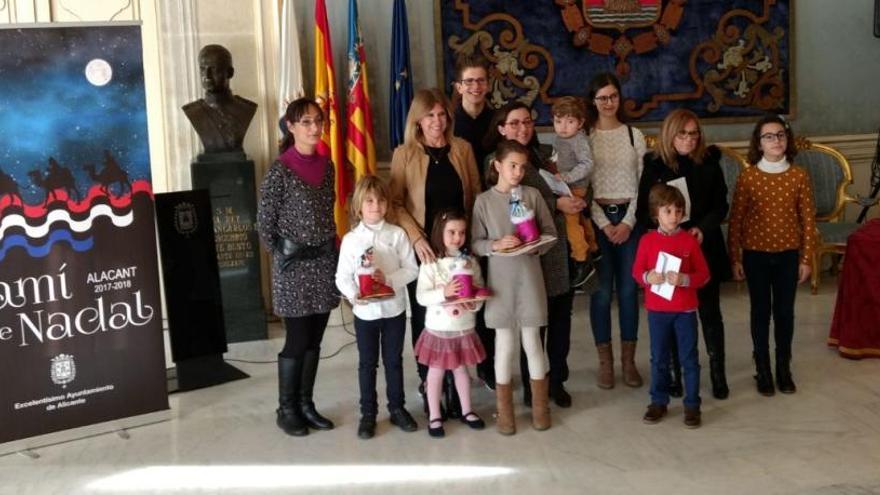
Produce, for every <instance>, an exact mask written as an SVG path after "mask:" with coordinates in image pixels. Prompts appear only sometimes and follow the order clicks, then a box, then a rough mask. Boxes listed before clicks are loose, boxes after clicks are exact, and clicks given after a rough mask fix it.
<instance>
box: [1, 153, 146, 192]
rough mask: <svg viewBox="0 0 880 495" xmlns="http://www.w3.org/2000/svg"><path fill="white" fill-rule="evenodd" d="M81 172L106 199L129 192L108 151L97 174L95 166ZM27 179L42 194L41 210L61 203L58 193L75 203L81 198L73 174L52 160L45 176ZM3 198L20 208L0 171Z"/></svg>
mask: <svg viewBox="0 0 880 495" xmlns="http://www.w3.org/2000/svg"><path fill="white" fill-rule="evenodd" d="M82 168H83V170H85V171H86V173H88V175H89V179H91V181H92V183H93V184H94V183H97V184H99V185H100V190H101V192H103V193H104V194H106V195H107V196H111V195H113V196H115V197H117V198H118V197H120V196H122V195H123V194H125V192H126V190H127V191H129V192H131V181H130V180H129V179H128V172H126V171H125V170H124V169H123V168H122V167H121V166H120V165H119V162H117V161H116V159H115V158H114V157H113V155H112V154H111V153H110V152H109V151H108V150H104V168H103V169H102V170H101V171H100V172H96V169H95V165H94V164H92V163H87V164H85V165H83V167H82ZM27 175H28V177H30V178H31V182H33V184H34V185H35V186H37V187H39V188H42V189H43V190H44V191H45V192H46V200H45V202H44V203H43V205H44V206H45V205H48V204H49V203H50V202H52V201H57V200H59V199H61V198H59V197H58V193H57V191H58V190H59V189H60V190H62V191H64V192H65V193H67V196H68V197H69V198H72V199H74V200H75V201H79V200H80V199H82V195H81V194H80V193H79V190H77V188H76V180H75V179H74V177H73V173H71V171H70V169H69V168H67V167H63V166H61V164H60V163H58V161H57V160H56V159H55V158H54V157H51V156H50V157H49V168H48V169H47V170H46V173H45V174H44V173H43V172H42V171H41V170H40V169H39V168H37V169H34V170H31V171H29V172H28V173H27ZM114 184H116V185H118V188H117V191H118V192H117V193H115V194H114V193H113V192H112V190H111V189H110V188H111V186H113V185H114ZM6 195H9V196H10V197H11V198H12V201H13V203H14V202H15V199H16V198H17V199H18V203H19V204H21V194H20V192H19V189H18V184H17V183H16V182H15V179H14V178H12V177H11V176H10V175H9V174H6V173H5V172H3V170H0V198H2V197H3V196H6Z"/></svg>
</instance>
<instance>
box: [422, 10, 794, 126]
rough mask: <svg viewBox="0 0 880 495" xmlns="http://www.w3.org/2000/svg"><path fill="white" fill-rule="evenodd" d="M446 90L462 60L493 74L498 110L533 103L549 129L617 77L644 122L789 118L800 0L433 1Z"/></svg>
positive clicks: (635, 117) (637, 118)
mask: <svg viewBox="0 0 880 495" xmlns="http://www.w3.org/2000/svg"><path fill="white" fill-rule="evenodd" d="M435 2H436V3H435V7H436V18H437V19H438V22H437V33H436V34H437V36H438V39H437V47H438V52H441V53H438V69H439V71H440V74H439V80H441V81H444V83H445V84H446V88H451V86H450V85H451V83H452V78H453V77H454V67H455V58H456V56H457V54H459V53H473V52H479V53H482V54H483V55H485V56H486V57H487V58H488V59H489V60H490V61H491V62H492V63H494V64H495V67H494V69H493V70H492V73H491V74H490V78H491V88H490V100H491V102H492V104H493V106H500V105H503V104H504V103H506V102H508V101H511V100H517V99H518V100H522V101H525V102H526V103H530V104H533V105H534V108H535V113H536V118H537V121H538V124H539V125H550V124H551V122H552V120H551V117H550V106H551V105H552V104H553V101H554V99H555V98H557V97H559V96H564V95H583V94H584V93H585V89H586V86H587V83H588V82H589V80H590V78H591V77H592V76H593V75H595V74H597V73H599V72H604V71H607V72H613V73H615V74H616V75H617V76H618V77H620V79H621V82H622V84H623V93H624V95H623V96H624V97H625V98H624V100H623V102H622V104H623V105H624V108H625V110H626V111H627V112H628V114H629V116H630V117H631V118H632V119H633V120H634V121H639V122H656V121H660V120H662V119H663V117H664V116H665V115H666V114H667V113H669V111H671V110H673V109H675V108H679V107H686V108H689V109H691V110H693V111H694V112H696V113H697V115H699V116H700V117H701V118H708V119H719V118H721V119H728V120H729V119H732V118H733V119H737V118H740V119H742V118H749V117H754V116H756V115H761V114H763V113H765V112H774V113H782V114H791V113H792V112H793V108H792V81H791V64H792V55H791V45H790V40H791V27H792V25H793V24H792V17H791V2H790V0H662V1H661V0H530V1H505V0H479V1H477V0H435Z"/></svg>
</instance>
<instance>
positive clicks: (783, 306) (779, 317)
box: [743, 250, 799, 360]
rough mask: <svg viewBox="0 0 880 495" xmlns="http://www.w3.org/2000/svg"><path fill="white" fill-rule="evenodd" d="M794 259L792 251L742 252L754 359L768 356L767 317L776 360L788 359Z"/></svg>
mask: <svg viewBox="0 0 880 495" xmlns="http://www.w3.org/2000/svg"><path fill="white" fill-rule="evenodd" d="M798 256H799V255H798V252H797V251H796V250H790V251H782V252H779V253H766V252H763V251H745V250H744V251H743V269H744V270H745V274H746V283H747V284H748V286H749V301H750V303H751V327H752V345H753V346H754V352H755V359H756V360H760V359H768V358H769V357H770V317H771V315H772V316H773V336H774V339H775V341H776V358H777V360H778V359H780V358H782V359H790V358H791V341H792V338H793V337H794V299H795V295H796V294H797V279H798Z"/></svg>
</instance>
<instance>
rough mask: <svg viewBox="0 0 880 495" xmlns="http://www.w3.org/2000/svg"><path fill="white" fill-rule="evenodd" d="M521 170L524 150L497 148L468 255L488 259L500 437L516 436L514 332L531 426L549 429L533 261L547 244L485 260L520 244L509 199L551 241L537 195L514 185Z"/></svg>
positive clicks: (541, 306)
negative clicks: (526, 381) (521, 352)
mask: <svg viewBox="0 0 880 495" xmlns="http://www.w3.org/2000/svg"><path fill="white" fill-rule="evenodd" d="M527 166H528V150H527V149H526V148H525V146H523V145H522V144H520V143H518V142H516V141H512V140H509V141H504V142H502V143H501V144H499V145H498V149H497V151H496V153H495V160H494V162H493V164H492V167H491V168H490V169H489V174H488V177H489V180H490V181H492V182H495V181H497V182H496V184H495V185H494V186H493V187H492V188H490V189H489V190H488V191H486V192H484V193H482V194H480V195H479V196H478V197H477V201H476V204H475V205H474V217H473V225H472V227H471V234H472V236H471V238H472V239H473V244H472V246H473V251H474V253H476V254H477V255H480V256H490V258H489V287H491V288H492V290H493V291H494V292H495V294H494V297H493V298H492V299H490V300H489V301H488V302H487V303H486V326H487V327H489V328H494V329H495V380H496V388H495V393H496V398H497V403H498V423H497V426H498V431H499V432H500V433H502V434H505V435H510V434H513V433H515V432H516V425H515V424H514V420H513V398H512V390H511V387H510V385H511V383H510V382H511V369H512V367H513V362H514V356H515V355H516V351H517V348H518V346H516V334H515V333H514V332H516V329H517V328H518V329H519V330H520V332H521V335H522V345H523V348H524V349H525V351H526V356H527V358H528V367H529V375H530V377H531V389H532V426H533V427H534V428H535V429H538V430H545V429H547V428H549V427H550V410H549V407H548V404H547V400H548V382H547V376H546V375H547V362H546V360H545V359H544V350H543V348H542V346H541V335H540V327H542V326H544V325H546V324H547V293H546V290H545V288H544V276H543V272H542V269H541V261H540V258H539V255H540V254H542V253H543V252H544V251H546V250H547V249H549V248H550V246H551V244H545V245H542V246H540V247H538V248H536V249H535V250H533V251H531V252H527V253H525V254H521V255H518V256H510V257H504V256H491V255H492V254H493V253H496V252H498V251H502V250H506V249H512V248H516V247H517V246H519V245H520V244H521V241H520V239H519V238H518V237H516V236H515V235H514V232H515V230H516V229H515V227H514V225H513V222H512V221H511V216H510V208H511V200H512V199H514V200H515V198H513V193H517V194H518V197H519V201H520V202H521V204H522V206H524V207H526V208H528V209H530V210H532V211H533V212H534V217H535V220H536V222H537V226H538V229H539V230H540V232H541V234H542V235H550V236H554V237H555V236H556V228H555V226H554V224H553V218H552V217H551V215H550V211H549V210H548V209H547V204H546V203H545V202H544V199H543V197H542V196H541V194H540V192H538V190H537V189H534V188H531V187H528V186H521V185H520V181H521V180H522V178H523V175H524V173H525V167H527ZM496 177H497V178H496Z"/></svg>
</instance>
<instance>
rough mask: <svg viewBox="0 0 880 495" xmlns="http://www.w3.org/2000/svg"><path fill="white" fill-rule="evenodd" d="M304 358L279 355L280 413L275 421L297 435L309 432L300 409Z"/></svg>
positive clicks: (285, 429) (287, 431)
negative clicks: (299, 401)
mask: <svg viewBox="0 0 880 495" xmlns="http://www.w3.org/2000/svg"><path fill="white" fill-rule="evenodd" d="M302 370H303V362H302V359H294V358H286V357H281V356H278V410H277V411H275V412H276V414H277V415H278V417H277V419H276V420H275V423H276V424H277V425H278V427H279V428H281V429H282V430H284V433H287V434H288V435H293V436H295V437H302V436H305V435H308V434H309V428H308V426H307V425H306V421H305V419H304V418H303V417H302V413H301V412H300V410H299V407H297V406H298V404H297V401H298V399H299V387H300V381H301V380H302Z"/></svg>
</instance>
